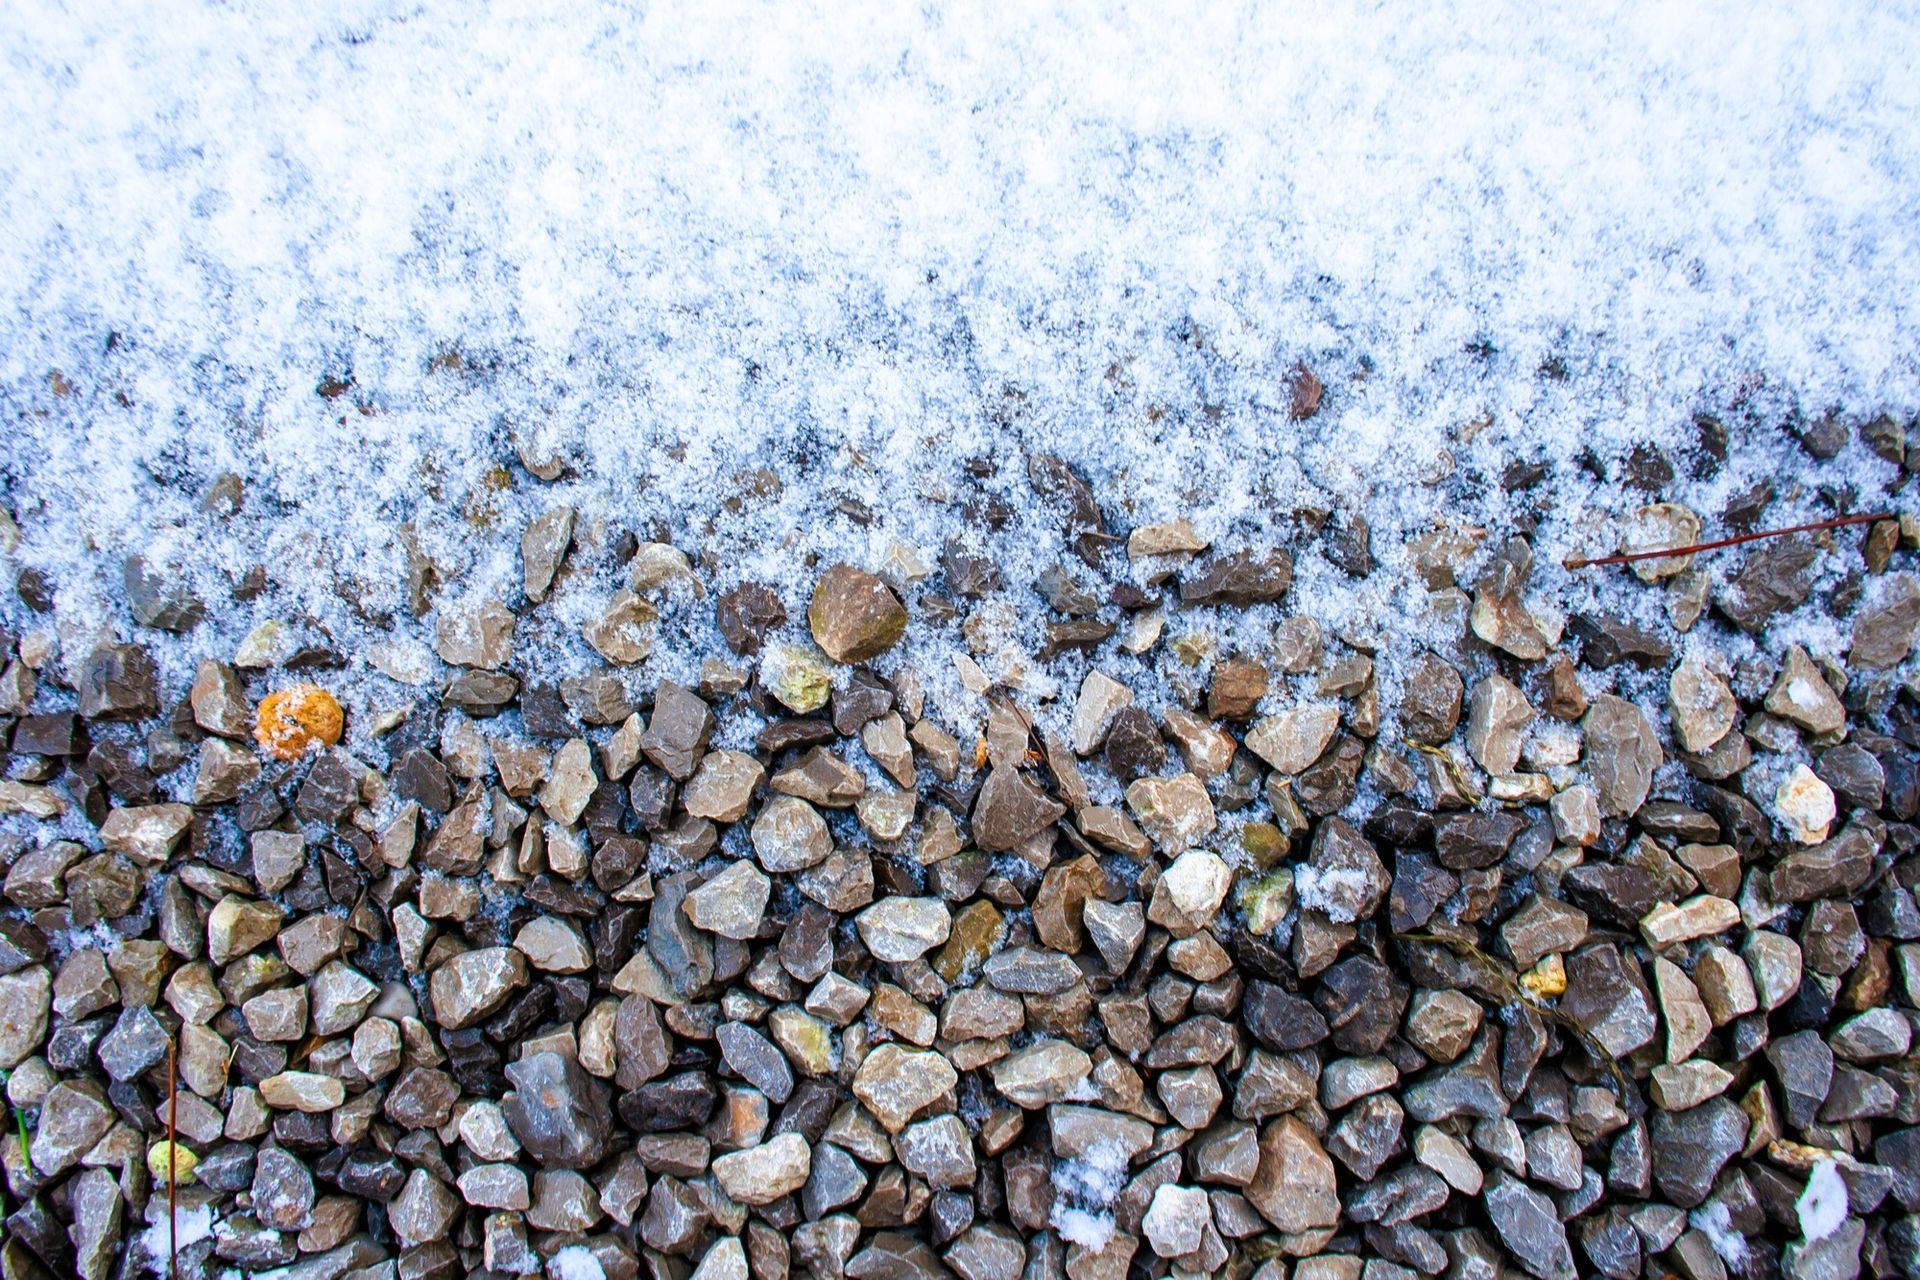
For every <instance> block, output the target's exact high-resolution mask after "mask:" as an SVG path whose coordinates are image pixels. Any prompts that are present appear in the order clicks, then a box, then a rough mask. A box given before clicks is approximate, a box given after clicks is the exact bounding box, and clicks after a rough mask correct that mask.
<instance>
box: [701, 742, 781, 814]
mask: <svg viewBox="0 0 1920 1280" xmlns="http://www.w3.org/2000/svg"><path fill="white" fill-rule="evenodd" d="M766 776H767V775H766V770H765V769H762V768H761V767H760V762H759V761H758V760H755V759H754V758H753V757H752V756H750V755H747V754H746V753H744V752H740V751H709V752H708V753H707V754H706V755H704V756H702V757H700V766H699V768H698V769H696V770H695V771H694V774H693V777H692V779H691V780H690V781H688V783H687V786H686V789H685V790H684V791H683V792H682V793H681V800H680V802H681V805H682V806H683V807H684V808H685V809H686V811H687V812H688V813H690V814H692V815H693V816H694V817H696V818H707V819H710V820H712V821H714V822H738V821H740V819H742V818H744V817H746V815H747V808H748V806H749V805H751V804H752V802H753V793H754V789H755V788H756V787H758V786H759V785H760V783H761V780H762V779H764V778H765V777H766Z"/></svg>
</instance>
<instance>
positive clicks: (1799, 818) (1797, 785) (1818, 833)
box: [1773, 764, 1837, 844]
mask: <svg viewBox="0 0 1920 1280" xmlns="http://www.w3.org/2000/svg"><path fill="white" fill-rule="evenodd" d="M1773 811H1774V814H1775V815H1776V816H1777V817H1778V818H1779V819H1780V824H1781V825H1782V826H1784V827H1785V828H1786V829H1787V834H1789V835H1791V836H1792V837H1793V838H1794V839H1795V840H1796V841H1798V842H1799V843H1801V844H1819V843H1820V842H1821V841H1822V840H1825V839H1826V838H1827V833H1828V831H1829V830H1831V829H1832V827H1833V819H1834V815H1835V813H1836V812H1837V810H1836V807H1835V804H1834V798H1833V788H1832V787H1830V786H1828V785H1827V784H1826V783H1825V782H1823V781H1822V780H1821V779H1820V776H1819V775H1818V774H1816V773H1815V772H1814V771H1813V770H1811V769H1809V768H1807V766H1805V765H1804V764H1797V765H1795V766H1793V772H1792V773H1789V774H1788V775H1787V779H1786V781H1785V782H1782V783H1781V784H1780V789H1779V790H1778V791H1776V792H1775V793H1774V796H1773Z"/></svg>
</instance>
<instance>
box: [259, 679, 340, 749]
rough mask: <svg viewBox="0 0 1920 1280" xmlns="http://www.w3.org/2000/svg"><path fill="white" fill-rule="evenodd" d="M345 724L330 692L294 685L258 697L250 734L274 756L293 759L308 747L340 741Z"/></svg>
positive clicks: (312, 685) (323, 745)
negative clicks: (258, 701) (257, 709)
mask: <svg viewBox="0 0 1920 1280" xmlns="http://www.w3.org/2000/svg"><path fill="white" fill-rule="evenodd" d="M345 723H346V717H345V715H344V714H343V713H342V712H341V710H340V704H339V702H338V701H336V700H335V699H334V696H333V695H332V694H330V693H328V692H327V691H326V690H325V689H322V688H321V687H320V686H319V685H317V684H296V685H290V686H288V687H287V688H285V689H276V690H275V691H274V692H272V693H270V694H268V695H267V696H266V697H264V698H262V699H261V700H260V711H259V714H258V715H256V716H255V718H254V727H253V736H254V737H255V738H257V739H258V740H259V742H260V745H261V746H262V747H265V748H266V750H267V753H268V754H269V755H271V756H273V757H274V758H275V759H277V760H297V759H299V758H300V757H301V756H302V755H303V754H305V753H306V751H307V750H308V749H310V748H312V747H315V746H322V747H330V746H332V745H333V744H334V743H336V742H338V741H340V731H341V729H342V728H344V727H345Z"/></svg>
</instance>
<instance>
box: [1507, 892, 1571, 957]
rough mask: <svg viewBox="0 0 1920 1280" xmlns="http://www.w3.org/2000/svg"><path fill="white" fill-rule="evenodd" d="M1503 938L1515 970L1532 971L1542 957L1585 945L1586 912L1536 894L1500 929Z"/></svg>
mask: <svg viewBox="0 0 1920 1280" xmlns="http://www.w3.org/2000/svg"><path fill="white" fill-rule="evenodd" d="M1500 938H1501V941H1503V942H1504V943H1505V944H1506V947H1507V954H1508V955H1509V956H1511V957H1512V958H1513V964H1514V967H1515V968H1516V969H1531V968H1532V967H1533V966H1534V965H1535V964H1537V963H1538V962H1539V961H1540V959H1541V958H1542V957H1544V956H1546V955H1548V954H1550V953H1553V952H1559V951H1571V950H1573V949H1574V948H1575V947H1578V946H1579V945H1580V944H1581V943H1583V942H1585V941H1586V940H1587V913H1586V912H1584V911H1582V910H1580V909H1579V908H1578V907H1570V906H1568V905H1567V904H1566V903H1564V902H1559V901H1556V900H1555V899H1553V898H1547V897H1542V896H1541V895H1539V894H1535V895H1533V897H1531V898H1529V899H1528V900H1527V901H1526V903H1525V904H1523V905H1522V906H1521V908H1520V909H1519V910H1518V911H1516V912H1514V913H1513V915H1512V916H1510V917H1509V918H1508V919H1507V922H1506V923H1505V924H1503V925H1501V926H1500Z"/></svg>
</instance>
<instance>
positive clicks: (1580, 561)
mask: <svg viewBox="0 0 1920 1280" xmlns="http://www.w3.org/2000/svg"><path fill="white" fill-rule="evenodd" d="M1897 519H1899V517H1898V516H1897V515H1895V514H1894V513H1893V512H1891V511H1879V512H1875V513H1874V514H1873V515H1868V516H1837V517H1835V518H1834V519H1832V520H1816V521H1814V522H1813V523H1812V524H1796V525H1791V526H1789V527H1787V528H1785V529H1762V530H1760V531H1759V532H1758V533H1742V534H1737V535H1735V536H1734V537H1731V538H1717V539H1715V540H1714V541H1712V542H1696V543H1693V544H1692V545H1690V546H1685V547H1669V548H1667V549H1666V550H1665V551H1623V552H1621V553H1620V554H1619V555H1614V556H1588V557H1581V556H1575V557H1573V558H1572V559H1570V560H1566V561H1563V562H1562V563H1563V564H1565V565H1566V567H1567V568H1569V569H1584V568H1586V567H1587V566H1588V565H1596V564H1629V563H1631V562H1633V561H1635V560H1664V559H1666V558H1667V557H1668V556H1690V555H1692V554H1693V553H1694V552H1696V551H1718V550H1719V549H1720V548H1721V547H1734V546H1738V545H1739V544H1741V543H1742V542H1754V541H1757V540H1758V539H1760V538H1778V537H1780V536H1782V535H1783V534H1789V533H1813V532H1815V531H1816V530H1819V529H1838V528H1840V527H1841V526H1842V525H1849V524H1873V523H1874V522H1876V521H1879V520H1897Z"/></svg>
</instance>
